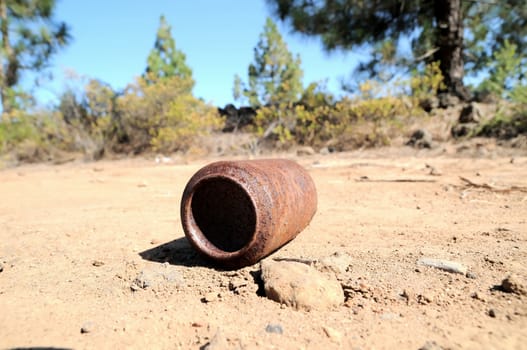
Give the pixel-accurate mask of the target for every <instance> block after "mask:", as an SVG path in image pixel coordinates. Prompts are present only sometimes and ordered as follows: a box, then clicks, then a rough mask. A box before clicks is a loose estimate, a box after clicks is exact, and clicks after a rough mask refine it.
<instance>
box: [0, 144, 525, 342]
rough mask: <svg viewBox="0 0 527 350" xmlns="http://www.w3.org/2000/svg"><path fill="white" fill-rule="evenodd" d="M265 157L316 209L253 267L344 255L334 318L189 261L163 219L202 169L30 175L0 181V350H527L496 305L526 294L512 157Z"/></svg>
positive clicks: (237, 275) (509, 315)
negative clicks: (297, 168)
mask: <svg viewBox="0 0 527 350" xmlns="http://www.w3.org/2000/svg"><path fill="white" fill-rule="evenodd" d="M281 156H282V157H286V158H290V159H294V160H296V161H298V162H299V163H300V164H302V165H303V166H304V167H305V168H307V169H308V170H309V172H310V174H311V175H312V177H313V179H314V181H315V183H316V186H317V191H318V201H319V202H318V203H319V204H318V211H317V213H316V215H315V217H314V219H313V221H312V222H311V224H310V225H309V226H308V227H307V228H306V229H305V230H304V231H303V232H302V233H301V234H300V235H299V236H298V237H297V238H296V239H295V240H293V241H292V242H290V243H289V244H288V245H286V246H285V247H283V248H282V249H280V250H278V251H277V252H276V253H275V254H274V255H272V256H271V257H269V258H268V259H273V258H277V257H280V258H291V259H302V260H307V261H317V260H319V259H321V258H324V257H327V256H329V255H331V254H333V253H340V254H347V255H349V257H350V259H351V264H350V266H349V268H348V270H347V271H346V272H345V273H343V274H341V275H339V276H337V277H338V278H339V280H340V281H341V283H342V285H343V288H347V290H345V294H346V300H345V302H343V304H342V305H341V306H340V307H338V308H336V309H332V310H328V311H311V312H306V311H297V310H294V309H292V308H290V307H286V306H284V305H280V304H278V303H276V302H274V301H271V300H269V299H267V298H266V297H265V296H262V295H261V293H260V292H259V290H258V273H257V271H258V270H259V266H258V265H255V266H251V267H247V268H244V269H242V270H238V271H221V270H217V269H214V267H213V266H211V265H210V264H209V263H208V262H207V261H204V260H203V259H202V258H201V257H200V256H199V255H197V254H196V253H195V252H194V251H193V250H192V248H191V247H190V246H189V245H188V244H187V242H186V240H185V239H184V234H183V231H182V228H181V223H180V219H179V201H180V197H181V194H182V191H183V188H184V186H185V184H186V182H187V181H188V180H189V178H190V177H191V175H192V174H194V173H195V172H196V171H197V170H198V169H199V168H200V167H201V166H203V165H205V164H207V163H209V162H211V161H213V160H214V159H198V160H188V159H180V158H177V157H176V158H171V159H161V161H159V162H156V161H155V160H154V159H133V160H120V161H103V162H97V163H82V162H75V163H69V164H64V165H55V166H53V165H31V166H23V167H18V168H12V169H5V170H2V171H0V195H1V201H0V263H1V266H0V270H2V272H0V348H34V347H53V348H74V349H106V348H108V349H109V348H112V349H124V348H151V349H199V348H207V344H209V343H210V344H209V345H208V346H209V349H223V348H232V349H331V348H336V349H338V348H342V349H419V348H421V347H423V348H424V349H428V350H432V349H526V348H527V296H526V295H521V293H517V294H515V293H506V292H504V291H503V290H501V287H500V285H501V282H502V280H503V279H504V278H506V277H507V276H508V275H510V274H511V273H512V274H514V275H515V276H516V277H515V278H516V279H517V280H518V281H519V283H520V287H521V286H523V287H525V285H526V281H527V264H526V261H527V224H526V220H527V192H526V187H527V154H525V152H524V153H523V154H521V153H520V152H518V151H516V152H509V151H500V150H499V149H496V148H495V147H487V146H478V147H476V150H475V151H474V152H465V151H464V149H462V148H459V147H458V148H457V149H453V148H452V149H449V148H443V149H442V150H436V151H426V150H423V151H417V150H413V149H410V148H401V149H378V150H374V151H357V152H353V153H343V154H329V155H310V156H305V157H299V156H297V155H296V154H285V155H281ZM158 160H160V159H158ZM461 177H463V178H464V179H466V180H463V179H461ZM467 180H468V181H467ZM421 258H435V259H444V260H450V261H455V262H459V263H461V264H463V265H465V266H466V267H467V268H468V273H467V274H466V275H462V274H455V273H450V272H446V271H442V270H439V269H435V268H432V267H426V266H422V265H420V264H418V261H419V260H420V259H421ZM145 276H150V277H149V280H148V283H146V282H145V283H143V284H142V282H141V281H144V280H145V278H144V277H145ZM211 296H212V297H211Z"/></svg>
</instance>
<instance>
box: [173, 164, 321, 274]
mask: <svg viewBox="0 0 527 350" xmlns="http://www.w3.org/2000/svg"><path fill="white" fill-rule="evenodd" d="M316 209H317V193H316V188H315V184H314V182H313V180H312V178H311V177H310V176H309V174H308V173H307V171H306V170H305V169H304V168H302V167H301V166H300V165H299V164H297V163H296V162H294V161H291V160H285V159H260V160H244V161H220V162H215V163H212V164H209V165H207V166H205V167H204V168H202V169H201V170H199V171H198V172H197V173H196V174H194V176H193V177H192V178H191V179H190V181H189V182H188V184H187V186H186V187H185V190H184V192H183V198H182V199H181V222H182V225H183V230H184V232H185V235H186V237H187V239H188V240H189V241H190V243H191V245H192V246H194V248H196V249H197V250H198V251H199V252H201V253H202V254H204V255H205V256H207V257H208V258H210V259H212V260H214V261H215V262H217V263H219V265H221V266H222V267H225V268H233V269H235V268H241V267H244V266H249V265H252V264H254V263H256V262H258V261H259V260H260V259H262V258H264V257H266V256H268V255H269V254H271V253H272V252H274V251H275V250H277V249H278V248H280V247H282V246H283V245H284V244H286V243H288V242H289V241H291V240H292V239H293V238H295V237H296V236H297V235H298V234H299V233H300V232H301V231H302V230H303V229H304V228H305V227H306V226H307V225H308V224H309V222H310V221H311V219H312V218H313V215H314V214H315V212H316Z"/></svg>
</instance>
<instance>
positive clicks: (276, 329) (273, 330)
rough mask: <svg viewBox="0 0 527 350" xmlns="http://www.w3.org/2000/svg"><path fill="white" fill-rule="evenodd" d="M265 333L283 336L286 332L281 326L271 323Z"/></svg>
mask: <svg viewBox="0 0 527 350" xmlns="http://www.w3.org/2000/svg"><path fill="white" fill-rule="evenodd" d="M265 331H266V332H267V333H275V334H283V333H284V330H283V329H282V326H281V325H279V324H271V323H269V324H268V325H267V326H266V327H265Z"/></svg>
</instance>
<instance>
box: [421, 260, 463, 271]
mask: <svg viewBox="0 0 527 350" xmlns="http://www.w3.org/2000/svg"><path fill="white" fill-rule="evenodd" d="M418 264H419V265H424V266H429V267H434V268H436V269H439V270H443V271H447V272H452V273H459V274H462V275H465V274H466V273H467V271H468V268H467V267H466V266H465V265H463V264H461V263H458V262H455V261H449V260H441V259H432V258H422V259H420V260H419V261H418Z"/></svg>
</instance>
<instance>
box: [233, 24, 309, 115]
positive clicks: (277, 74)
mask: <svg viewBox="0 0 527 350" xmlns="http://www.w3.org/2000/svg"><path fill="white" fill-rule="evenodd" d="M300 63H301V61H300V57H299V56H298V55H297V56H296V58H293V55H292V54H291V52H290V51H289V50H288V48H287V44H286V43H285V41H284V40H283V38H282V36H281V35H280V32H279V31H278V28H277V26H276V24H275V23H274V22H273V20H272V19H271V18H267V20H266V22H265V27H264V30H263V32H262V33H261V34H260V38H259V41H258V44H257V45H256V47H255V48H254V62H253V63H251V64H250V65H249V68H248V86H245V85H244V84H243V82H242V81H241V79H240V77H239V76H236V77H235V81H234V88H233V93H234V98H235V99H237V98H238V97H239V96H240V95H243V96H245V97H246V98H247V100H248V102H249V104H250V105H251V106H253V107H260V106H265V105H279V104H291V103H293V102H296V101H298V99H299V98H300V95H301V93H302V76H303V72H302V69H301V67H300Z"/></svg>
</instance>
